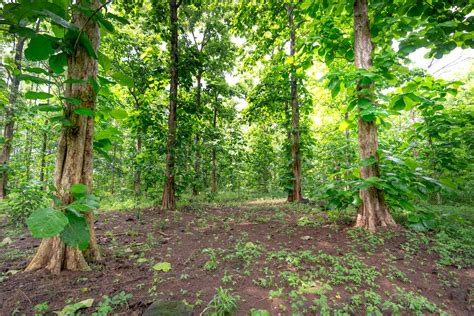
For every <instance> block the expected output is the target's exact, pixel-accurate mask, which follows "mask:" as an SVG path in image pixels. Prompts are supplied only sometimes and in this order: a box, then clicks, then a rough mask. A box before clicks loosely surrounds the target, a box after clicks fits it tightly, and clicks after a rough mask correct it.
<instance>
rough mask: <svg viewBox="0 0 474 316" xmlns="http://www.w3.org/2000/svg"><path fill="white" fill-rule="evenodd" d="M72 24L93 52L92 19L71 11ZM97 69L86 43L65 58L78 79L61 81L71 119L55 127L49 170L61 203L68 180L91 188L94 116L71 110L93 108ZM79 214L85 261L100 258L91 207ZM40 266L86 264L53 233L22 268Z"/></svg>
mask: <svg viewBox="0 0 474 316" xmlns="http://www.w3.org/2000/svg"><path fill="white" fill-rule="evenodd" d="M79 5H82V6H86V7H90V8H91V9H93V10H96V11H95V12H98V11H99V9H100V8H101V6H100V2H99V0H94V1H92V3H90V4H89V1H86V0H80V1H79ZM72 23H73V25H75V26H77V27H78V28H79V29H80V30H81V32H82V33H83V34H84V35H85V36H87V37H88V38H89V40H90V43H91V46H92V49H93V50H94V52H97V51H98V49H99V42H100V33H99V25H98V23H97V22H96V21H94V19H91V18H89V17H88V16H87V15H86V14H85V13H84V12H83V11H80V10H77V11H74V13H73V16H72ZM81 35H82V34H80V35H79V36H81ZM97 68H98V64H97V59H95V58H93V57H92V56H91V53H90V52H88V51H87V48H86V47H84V46H82V45H78V46H77V47H76V49H75V51H74V52H73V53H72V54H71V55H70V56H69V57H68V70H67V71H68V75H67V77H68V80H70V81H72V82H77V81H79V82H80V83H67V85H66V90H65V97H66V100H68V101H67V102H66V111H65V117H66V119H67V120H68V121H69V122H71V124H70V126H64V127H63V129H62V131H61V136H60V139H59V143H58V153H57V157H56V167H55V172H54V180H55V186H56V190H57V192H56V195H57V198H58V199H59V200H60V201H61V202H62V203H63V204H66V205H67V204H70V203H72V202H73V200H74V197H73V194H72V193H71V188H72V187H73V186H74V185H78V184H83V185H85V186H86V188H87V191H88V192H90V191H91V190H92V167H93V166H92V156H93V151H92V140H93V134H94V117H93V116H87V115H80V114H78V113H77V109H78V108H81V109H88V110H89V111H94V110H95V107H96V91H95V89H94V82H95V81H96V79H97V71H98V70H97ZM73 100H80V105H79V106H78V105H75V103H76V104H77V101H73ZM85 217H86V221H87V224H88V225H87V226H88V229H89V235H90V238H89V246H88V248H87V250H86V251H85V253H84V254H85V256H86V257H87V258H88V259H89V260H91V261H96V260H99V259H100V253H99V248H98V246H97V241H96V237H95V232H94V218H93V213H92V211H88V212H86V213H85ZM41 268H44V269H46V270H48V271H50V272H52V273H54V274H58V273H59V272H60V271H61V270H87V269H88V265H87V262H86V261H85V259H84V255H83V253H82V252H81V250H79V248H76V247H71V246H69V245H66V244H65V243H64V241H63V240H62V239H61V238H60V237H59V236H54V237H50V238H45V239H43V240H42V241H41V245H40V246H39V248H38V251H37V252H36V254H35V256H34V257H33V259H32V260H31V262H30V263H29V265H28V266H27V268H26V271H32V270H37V269H41Z"/></svg>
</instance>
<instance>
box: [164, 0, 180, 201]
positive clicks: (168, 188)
mask: <svg viewBox="0 0 474 316" xmlns="http://www.w3.org/2000/svg"><path fill="white" fill-rule="evenodd" d="M169 8H170V31H171V39H170V58H171V63H170V101H169V114H168V137H167V139H168V140H167V143H166V171H165V178H166V179H165V186H164V189H163V198H162V202H161V206H162V208H163V209H171V210H172V209H174V208H175V207H176V201H175V188H174V186H175V183H174V172H175V170H174V160H175V157H174V150H175V144H176V107H177V102H178V8H179V4H178V3H177V2H176V0H169Z"/></svg>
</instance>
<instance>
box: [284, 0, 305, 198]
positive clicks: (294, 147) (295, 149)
mask: <svg viewBox="0 0 474 316" xmlns="http://www.w3.org/2000/svg"><path fill="white" fill-rule="evenodd" d="M294 9H295V7H294V6H293V4H287V11H288V27H289V28H290V57H291V58H292V59H293V60H294V58H295V45H296V43H295V41H296V40H295V23H294V17H293V11H294ZM295 71H296V70H295V67H294V64H293V63H292V65H291V70H290V90H291V101H290V103H291V159H292V166H291V171H292V173H293V180H292V182H293V189H292V190H291V191H290V192H289V193H288V202H300V201H301V200H302V199H303V195H302V192H301V157H300V130H299V129H300V111H299V104H298V86H297V81H296V73H295Z"/></svg>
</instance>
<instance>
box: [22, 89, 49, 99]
mask: <svg viewBox="0 0 474 316" xmlns="http://www.w3.org/2000/svg"><path fill="white" fill-rule="evenodd" d="M52 97H54V95H52V94H51V93H47V92H36V91H28V92H26V93H25V98H26V99H32V100H34V99H40V100H45V99H50V98H52Z"/></svg>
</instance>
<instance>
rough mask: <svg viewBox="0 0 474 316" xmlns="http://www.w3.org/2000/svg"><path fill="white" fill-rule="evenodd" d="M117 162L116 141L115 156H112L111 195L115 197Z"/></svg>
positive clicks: (115, 145)
mask: <svg viewBox="0 0 474 316" xmlns="http://www.w3.org/2000/svg"><path fill="white" fill-rule="evenodd" d="M116 160H117V142H115V141H114V150H113V156H112V168H111V169H112V170H111V171H112V179H111V181H110V193H111V194H112V195H114V193H115V172H116V170H115V169H116V168H115V161H116Z"/></svg>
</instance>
